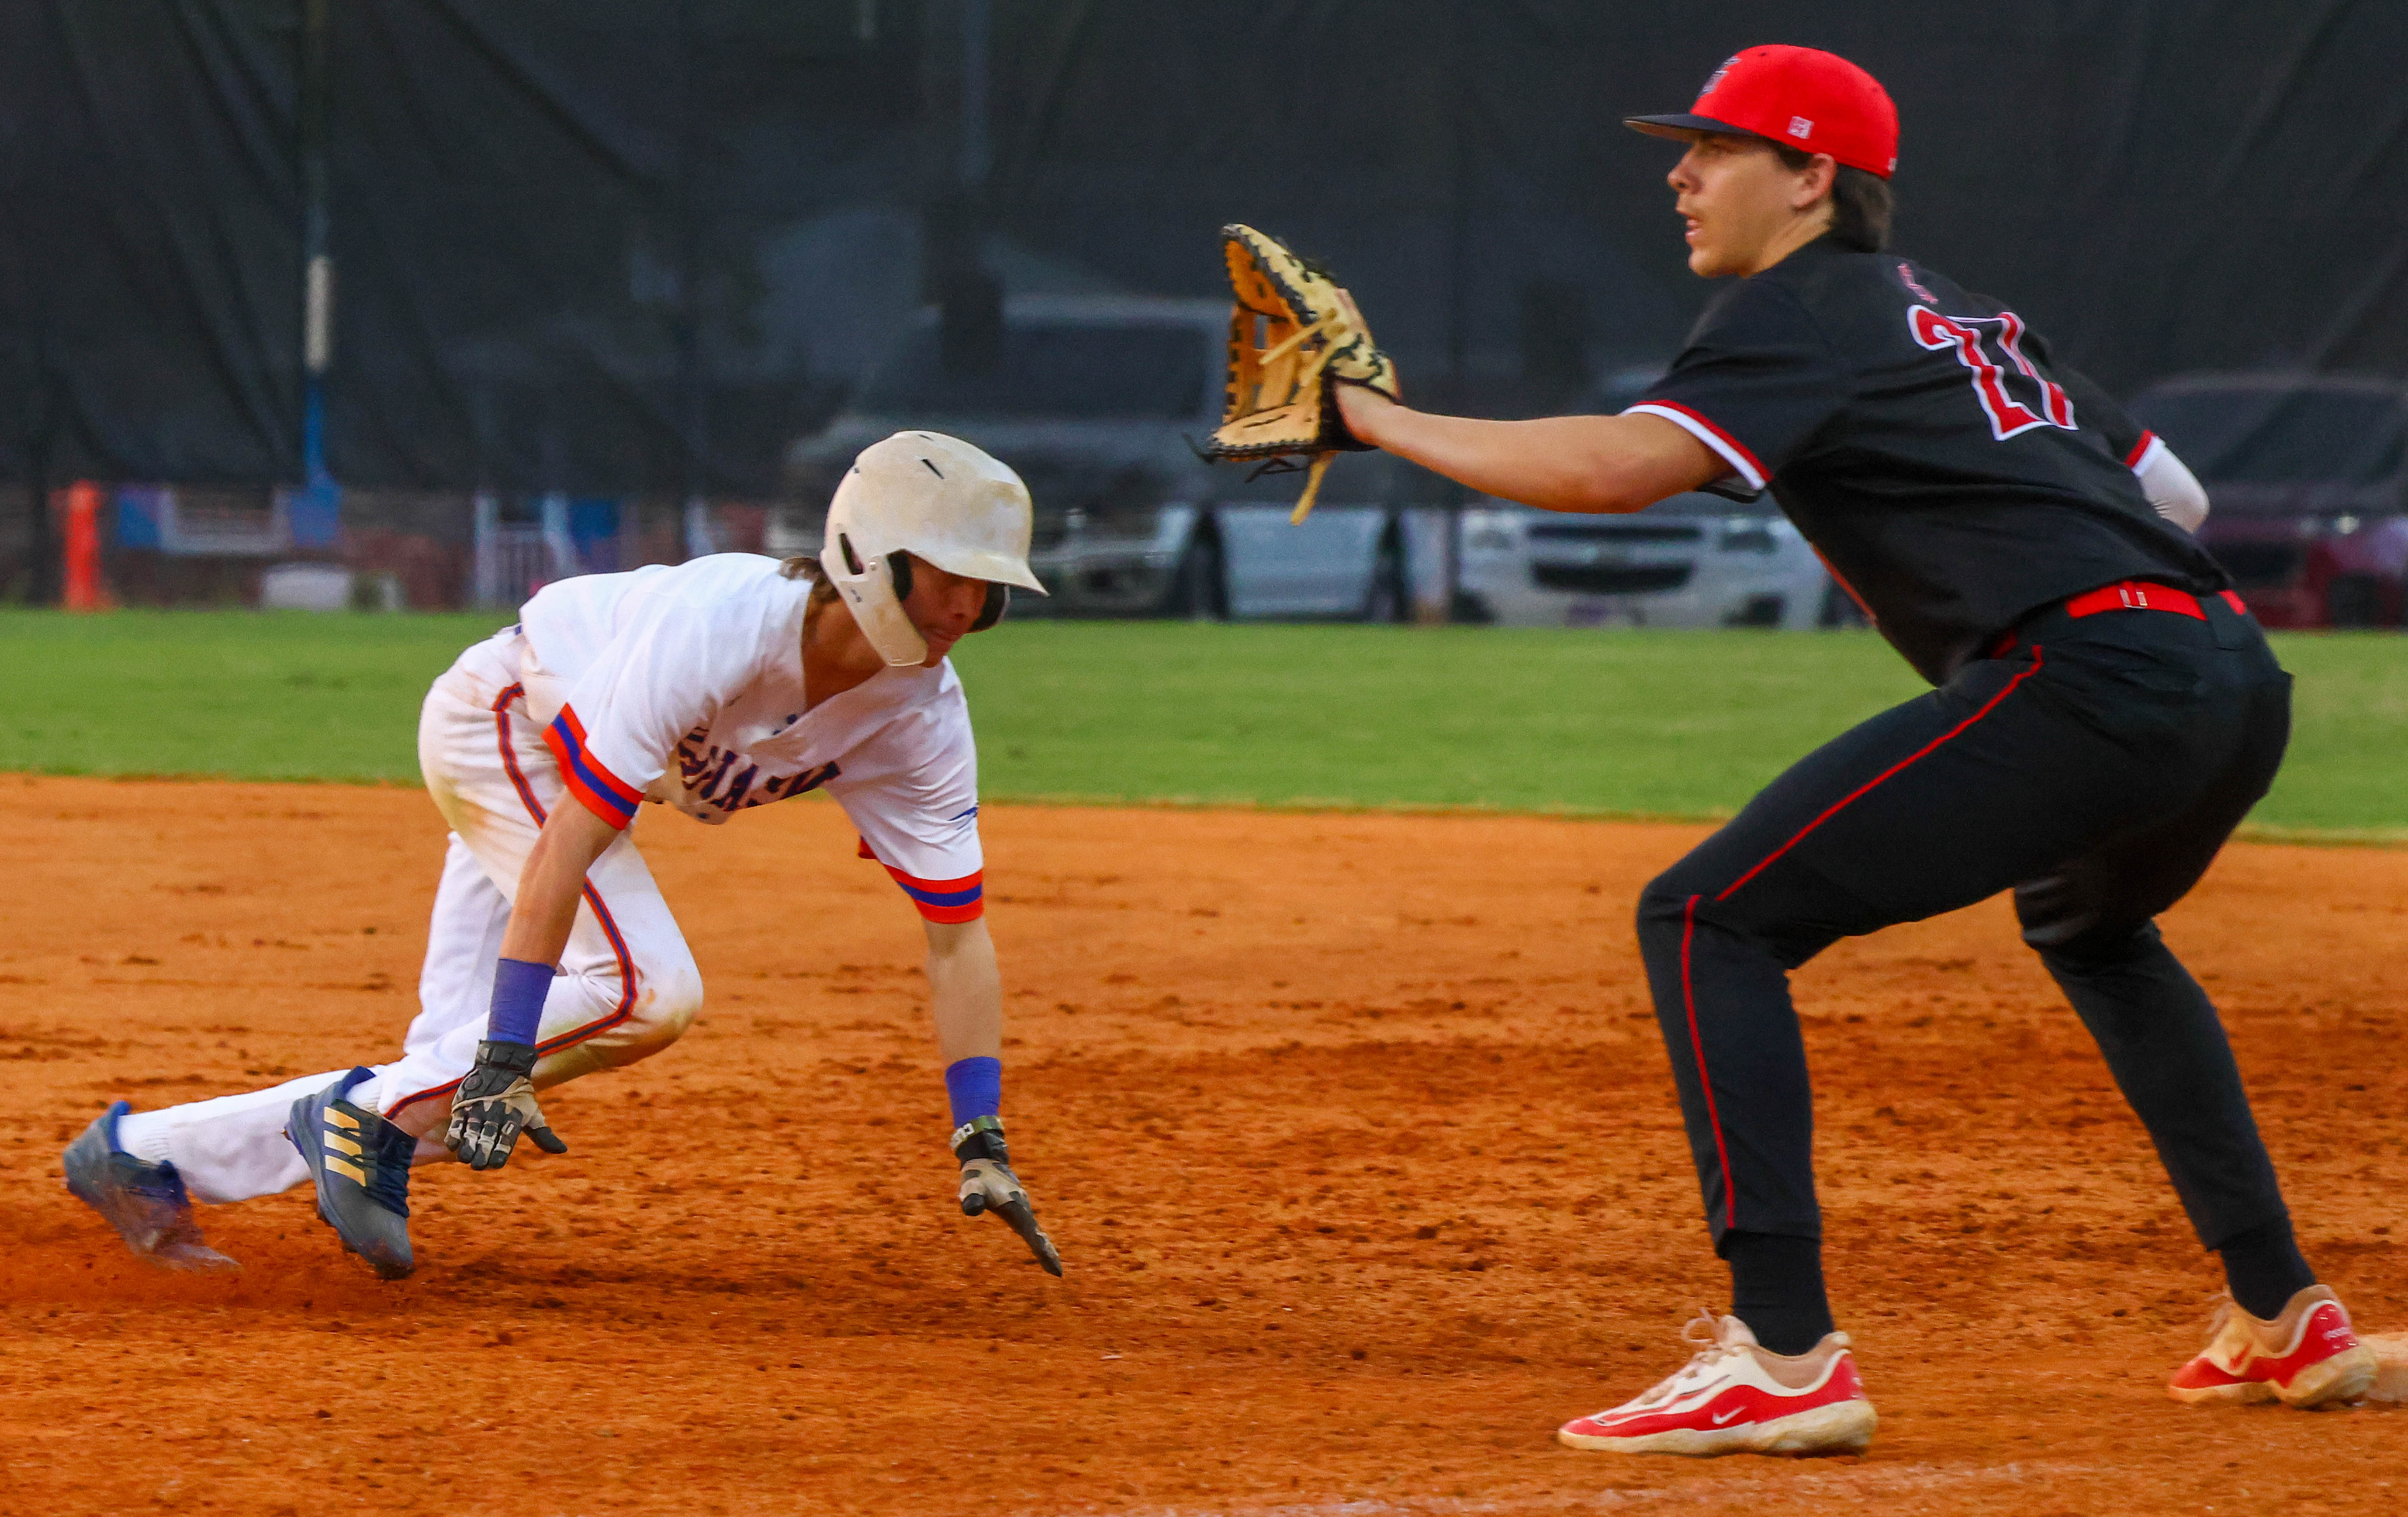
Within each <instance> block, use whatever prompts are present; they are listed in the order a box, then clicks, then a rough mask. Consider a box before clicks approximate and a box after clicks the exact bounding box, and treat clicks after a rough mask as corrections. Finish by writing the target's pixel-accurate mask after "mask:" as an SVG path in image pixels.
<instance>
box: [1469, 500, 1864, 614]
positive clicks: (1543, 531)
mask: <svg viewBox="0 0 2408 1517" xmlns="http://www.w3.org/2000/svg"><path fill="white" fill-rule="evenodd" d="M1463 588H1464V592H1465V594H1466V595H1467V597H1469V598H1470V599H1471V600H1472V602H1473V604H1474V605H1475V606H1476V607H1477V608H1479V609H1480V610H1481V611H1483V612H1484V613H1485V614H1486V616H1487V617H1488V618H1490V619H1491V620H1494V621H1498V622H1502V623H1510V624H1512V625H1515V626H1547V627H1563V626H1570V627H1595V626H1633V627H1789V628H1802V627H1815V626H1831V625H1837V624H1840V623H1842V622H1852V621H1856V620H1858V618H1857V617H1856V615H1855V614H1854V613H1855V610H1856V608H1855V607H1854V605H1853V604H1852V603H1850V602H1849V601H1848V600H1847V598H1846V596H1845V595H1843V594H1840V592H1839V588H1838V586H1836V585H1834V584H1833V583H1832V582H1831V577H1830V575H1829V573H1828V572H1827V571H1826V570H1825V569H1824V567H1823V561H1822V560H1821V559H1820V558H1817V557H1816V556H1815V554H1814V550H1813V548H1812V547H1810V546H1808V544H1807V542H1806V539H1805V538H1804V537H1802V536H1800V535H1799V531H1798V529H1797V528H1796V527H1794V526H1792V525H1790V524H1789V521H1788V519H1787V518H1785V517H1784V516H1783V515H1782V514H1781V513H1780V511H1779V510H1778V509H1776V508H1774V507H1773V506H1772V504H1771V503H1770V501H1757V502H1754V503H1751V504H1748V505H1739V504H1735V503H1734V502H1731V501H1728V500H1725V499H1723V498H1722V497H1720V496H1718V495H1708V494H1683V495H1675V496H1673V497H1672V498H1671V499H1670V500H1665V501H1659V502H1657V503H1656V505H1654V506H1651V507H1649V508H1647V509H1645V510H1643V511H1639V512H1635V513H1633V514H1631V515H1629V516H1562V515H1557V514H1555V513H1553V512H1548V511H1538V510H1533V509H1531V508H1528V507H1527V506H1514V505H1511V504H1508V503H1506V502H1502V501H1493V500H1492V501H1484V502H1483V504H1482V505H1481V506H1480V507H1479V508H1476V509H1473V510H1469V511H1467V512H1465V513H1464V519H1463Z"/></svg>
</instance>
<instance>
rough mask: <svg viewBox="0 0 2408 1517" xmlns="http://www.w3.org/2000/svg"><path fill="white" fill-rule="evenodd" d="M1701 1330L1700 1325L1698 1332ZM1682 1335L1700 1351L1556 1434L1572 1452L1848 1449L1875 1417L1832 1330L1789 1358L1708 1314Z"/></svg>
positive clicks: (1858, 1444) (1740, 1326) (1842, 1337)
mask: <svg viewBox="0 0 2408 1517" xmlns="http://www.w3.org/2000/svg"><path fill="white" fill-rule="evenodd" d="M1700 1329H1702V1331H1700ZM1681 1337H1682V1338H1683V1340H1684V1341H1685V1342H1690V1343H1701V1344H1704V1345H1705V1347H1703V1348H1702V1349H1700V1350H1699V1352H1698V1354H1697V1356H1696V1357H1695V1358H1693V1359H1691V1360H1690V1361H1689V1362H1688V1363H1687V1364H1686V1365H1684V1366H1683V1367H1682V1368H1681V1372H1680V1373H1679V1374H1677V1375H1674V1376H1673V1377H1672V1378H1671V1379H1670V1380H1668V1381H1664V1382H1663V1383H1662V1384H1661V1385H1658V1386H1656V1388H1655V1389H1654V1390H1652V1391H1650V1392H1648V1393H1647V1394H1646V1395H1642V1396H1641V1397H1640V1398H1639V1399H1638V1400H1636V1401H1628V1402H1625V1403H1624V1404H1623V1405H1621V1406H1618V1407H1616V1408H1614V1409H1613V1410H1611V1411H1600V1412H1598V1414H1597V1415H1596V1416H1594V1417H1580V1418H1576V1419H1574V1420H1573V1421H1571V1422H1568V1423H1566V1424H1564V1425H1563V1426H1562V1427H1561V1428H1559V1429H1557V1430H1556V1432H1555V1438H1556V1440H1557V1441H1558V1442H1561V1443H1565V1444H1569V1445H1570V1447H1572V1448H1575V1449H1603V1450H1606V1451H1608V1452H1611V1453H1685V1454H1692V1455H1698V1456H1701V1457H1702V1456H1706V1455H1711V1454H1717V1453H1858V1452H1860V1451H1861V1450H1862V1449H1863V1448H1864V1446H1865V1445H1866V1444H1868V1443H1870V1442H1871V1441H1872V1437H1873V1428H1874V1426H1875V1424H1877V1423H1878V1421H1879V1419H1877V1418H1876V1417H1874V1415H1873V1406H1872V1403H1871V1402H1870V1401H1868V1400H1866V1399H1865V1388H1864V1383H1863V1382H1862V1381H1859V1380H1857V1379H1856V1356H1855V1355H1854V1354H1852V1353H1850V1352H1848V1335H1847V1334H1845V1333H1832V1334H1830V1335H1829V1336H1828V1337H1826V1338H1824V1339H1823V1341H1822V1342H1820V1343H1817V1344H1815V1345H1814V1347H1813V1349H1812V1350H1810V1351H1809V1352H1805V1353H1801V1354H1798V1355H1796V1356H1795V1357H1792V1356H1789V1355H1786V1354H1779V1353H1772V1352H1768V1351H1766V1350H1764V1349H1762V1348H1759V1347H1758V1346H1757V1345H1756V1335H1755V1334H1754V1333H1751V1332H1749V1331H1748V1330H1747V1324H1745V1323H1743V1322H1741V1321H1740V1320H1739V1319H1738V1318H1737V1317H1722V1318H1717V1317H1715V1316H1713V1314H1712V1313H1711V1312H1709V1313H1706V1314H1703V1315H1701V1316H1699V1318H1698V1320H1697V1321H1695V1322H1693V1323H1691V1324H1689V1325H1688V1326H1687V1328H1685V1329H1684V1331H1683V1332H1682V1334H1681Z"/></svg>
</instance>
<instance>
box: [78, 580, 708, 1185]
mask: <svg viewBox="0 0 2408 1517" xmlns="http://www.w3.org/2000/svg"><path fill="white" fill-rule="evenodd" d="M523 647H524V642H523V638H522V637H520V635H519V631H518V629H517V628H515V627H512V628H509V629H508V630H506V631H504V632H501V633H497V634H496V635H495V636H494V637H491V638H489V639H487V640H486V641H484V642H481V643H479V644H477V645H476V646H475V647H473V648H471V649H469V650H468V651H466V652H465V653H463V654H461V655H460V658H459V660H458V661H457V662H456V663H454V664H453V665H452V667H451V669H450V670H448V671H447V672H446V673H445V674H444V675H443V676H442V677H441V678H440V679H438V680H436V681H435V686H434V688H433V689H432V690H430V691H428V692H427V694H426V704H425V706H424V708H423V710H422V711H421V713H420V716H419V723H418V762H419V767H420V769H421V770H422V771H423V773H424V775H425V777H426V789H427V793H428V794H429V795H431V796H432V797H433V798H434V801H435V805H436V808H437V809H438V810H440V811H441V812H442V813H443V819H444V821H446V822H448V823H451V825H452V837H451V841H450V844H449V847H448V850H447V852H446V853H445V855H444V859H443V880H442V883H441V884H440V885H439V886H438V887H437V890H436V893H435V910H434V913H433V917H432V920H431V921H430V922H429V923H428V926H427V935H426V963H425V966H424V967H423V969H422V970H421V971H420V974H419V980H418V1001H419V1012H418V1015H417V1016H416V1017H415V1018H414V1019H412V1020H411V1022H410V1024H409V1031H408V1032H407V1033H406V1034H404V1035H403V1038H402V1043H401V1054H400V1057H398V1058H396V1059H394V1060H393V1061H391V1062H389V1063H385V1064H379V1065H372V1066H369V1068H370V1070H371V1072H372V1076H373V1078H371V1079H369V1080H366V1081H362V1082H361V1083H360V1084H358V1085H356V1086H354V1087H352V1089H351V1095H350V1096H349V1099H350V1100H351V1103H352V1104H353V1105H354V1106H359V1107H363V1108H366V1109H371V1110H378V1111H381V1112H382V1113H383V1114H384V1115H385V1117H386V1118H387V1119H388V1120H390V1121H391V1122H393V1123H395V1124H396V1125H398V1126H400V1127H401V1128H403V1129H404V1130H405V1131H408V1132H410V1133H413V1134H415V1135H417V1137H418V1138H419V1145H418V1159H419V1161H420V1162H422V1163H423V1162H425V1161H426V1160H428V1159H430V1158H437V1157H446V1156H447V1155H446V1154H445V1152H444V1149H443V1146H442V1143H441V1140H440V1139H441V1137H442V1130H443V1126H444V1124H445V1123H446V1122H447V1121H449V1120H450V1116H451V1108H452V1102H451V1096H452V1091H453V1090H454V1089H455V1088H457V1087H458V1085H459V1083H460V1081H461V1079H462V1077H463V1076H465V1075H466V1074H467V1072H468V1069H469V1067H470V1066H472V1065H474V1064H475V1063H476V1058H477V1044H478V1042H479V1040H480V1039H481V1038H483V1037H484V1033H485V1018H486V1014H487V1013H488V1012H489V1011H490V1010H491V1009H492V1000H493V994H494V963H495V959H496V958H497V957H499V955H500V952H501V944H502V932H503V929H504V928H505V927H506V926H507V925H508V924H509V915H510V898H511V896H512V895H513V894H514V893H515V892H516V891H517V889H518V882H519V874H520V871H521V870H522V869H523V868H524V866H525V865H526V859H527V854H528V852H530V851H532V850H533V849H534V847H535V840H536V837H537V834H538V832H539V831H540V830H541V828H542V825H543V819H544V818H545V817H546V816H547V815H549V814H550V813H551V810H552V808H553V807H555V806H563V805H567V806H574V805H576V804H578V803H577V801H576V800H575V799H574V798H572V797H571V796H569V795H568V794H567V790H566V786H565V785H564V784H563V783H562V782H561V778H560V770H559V766H557V765H556V764H555V763H554V761H553V759H552V752H551V750H549V749H547V748H546V747H545V746H544V744H543V737H542V729H541V728H540V727H539V726H538V724H537V723H535V721H534V720H533V719H532V718H530V717H529V716H528V715H527V711H526V699H525V695H524V693H523V691H522V689H521V688H520V684H519V666H520V653H521V651H522V650H523ZM701 1006H702V976H701V973H700V972H699V971H698V970H696V969H695V963H694V955H693V953H692V952H690V951H689V950H688V949H687V948H686V943H685V937H684V935H683V934H682V933H681V932H680V931H679V930H678V924H677V921H676V919H675V918H673V917H672V916H671V915H670V914H669V909H668V903H667V902H666V901H664V900H663V899H662V898H661V892H660V887H659V886H658V885H657V884H655V883H653V880H652V871H651V870H650V869H648V868H646V867H645V866H644V861H643V857H642V855H640V854H638V852H636V843H635V838H634V837H633V836H632V835H631V834H623V835H622V836H621V837H619V838H618V840H617V841H615V842H613V843H612V844H611V845H610V846H609V848H607V849H605V850H604V851H603V852H602V856H601V857H600V858H599V859H596V860H595V863H594V866H593V868H591V869H590V870H588V871H587V872H586V876H585V899H584V903H583V904H582V905H581V906H580V907H579V908H578V911H577V923H576V925H575V926H574V927H573V928H572V929H571V930H570V932H569V937H568V947H567V948H566V950H565V951H564V952H562V954H561V961H560V972H559V974H558V975H557V976H556V977H555V978H554V979H553V980H552V993H551V995H549V996H548V997H547V998H546V999H545V1001H544V1008H543V1021H542V1023H541V1024H540V1027H539V1029H538V1035H537V1036H538V1044H537V1047H538V1051H539V1053H540V1058H539V1059H538V1062H537V1064H536V1068H535V1082H536V1084H537V1086H538V1087H544V1086H550V1085H556V1084H558V1083H560V1082H561V1081H565V1080H574V1079H576V1078H577V1077H578V1076H579V1075H582V1074H590V1073H592V1072H593V1071H594V1070H596V1069H605V1068H609V1067H610V1066H614V1065H623V1064H633V1063H634V1062H635V1061H637V1060H638V1059H641V1058H644V1057H646V1056H647V1055H650V1054H652V1053H655V1052H659V1051H660V1050H662V1049H664V1048H667V1046H668V1045H669V1044H671V1043H673V1042H675V1041H676V1040H677V1038H678V1036H679V1035H680V1034H681V1033H682V1032H684V1031H685V1029H686V1026H687V1024H688V1023H691V1022H692V1021H693V1020H694V1015H695V1012H696V1011H697V1010H699V1009H701ZM343 1073H344V1071H342V1070H339V1069H330V1070H328V1071H326V1072H325V1073H323V1074H317V1075H308V1076H304V1077H303V1078H301V1079H299V1080H291V1081H285V1082H284V1083H282V1084H280V1085H275V1086H271V1087H269V1088H268V1089H265V1090H259V1091H251V1092H248V1093H246V1094H244V1095H222V1096H219V1097H217V1098H216V1099H214V1100H208V1101H194V1102H192V1103H190V1104H189V1105H185V1106H177V1107H169V1108H167V1109H164V1110H160V1111H142V1112H136V1113H133V1114H130V1115H128V1116H127V1117H125V1118H124V1119H123V1120H122V1122H121V1123H119V1124H118V1140H119V1142H120V1143H121V1144H122V1145H123V1147H124V1148H125V1150H126V1151H127V1152H131V1153H133V1154H135V1155H136V1157H138V1158H142V1159H146V1160H149V1161H151V1162H153V1163H158V1162H161V1161H166V1162H172V1163H173V1164H174V1165H175V1166H176V1168H177V1170H178V1172H179V1173H180V1174H181V1175H182V1176H183V1179H184V1185H185V1188H186V1189H187V1190H188V1191H190V1192H191V1194H192V1195H193V1199H195V1200H199V1201H210V1202H225V1201H241V1200H247V1199H249V1198H250V1197H251V1196H254V1195H272V1194H274V1193H276V1192H278V1191H282V1190H288V1189H290V1188H292V1187H293V1186H294V1185H298V1184H301V1183H303V1182H304V1181H307V1180H308V1169H307V1168H305V1167H304V1166H302V1163H301V1156H300V1154H299V1152H296V1151H295V1150H294V1147H293V1144H292V1143H291V1142H290V1141H289V1140H288V1139H287V1138H285V1136H284V1122H285V1118H286V1116H287V1115H288V1114H289V1113H290V1111H291V1109H292V1107H293V1103H294V1101H297V1100H299V1099H300V1098H301V1097H303V1096H305V1095H313V1094H315V1093H317V1092H319V1091H322V1090H324V1089H325V1088H326V1087H327V1086H328V1085H331V1084H333V1083H334V1082H335V1081H337V1080H338V1079H340V1078H341V1077H342V1075H343Z"/></svg>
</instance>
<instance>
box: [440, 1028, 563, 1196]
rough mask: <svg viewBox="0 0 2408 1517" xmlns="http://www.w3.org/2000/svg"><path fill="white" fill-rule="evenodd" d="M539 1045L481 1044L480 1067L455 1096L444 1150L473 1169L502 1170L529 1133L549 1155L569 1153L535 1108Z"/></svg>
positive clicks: (473, 1070) (468, 1077)
mask: <svg viewBox="0 0 2408 1517" xmlns="http://www.w3.org/2000/svg"><path fill="white" fill-rule="evenodd" d="M534 1074H535V1046H534V1045H533V1044H531V1043H496V1042H495V1041H493V1040H492V1039H490V1038H488V1039H487V1040H485V1041H484V1042H481V1043H479V1044H478V1045H477V1063H476V1066H475V1067H474V1068H471V1069H470V1070H469V1071H468V1074H467V1077H466V1079H464V1080H462V1081H460V1088H459V1090H458V1091H456V1092H454V1093H453V1094H452V1122H451V1124H450V1125H449V1126H447V1127H445V1128H444V1129H443V1146H444V1147H445V1148H447V1149H450V1150H451V1151H452V1155H453V1156H454V1157H456V1158H457V1159H458V1160H459V1161H460V1162H461V1163H462V1164H465V1165H466V1166H468V1167H470V1168H471V1169H499V1168H500V1167H501V1166H504V1165H506V1164H508V1163H509V1162H510V1150H511V1149H513V1148H514V1147H516V1146H517V1144H518V1140H519V1134H521V1133H522V1132H523V1133H525V1134H526V1136H527V1137H528V1138H531V1139H533V1140H534V1142H535V1146H536V1147H538V1148H539V1149H541V1150H543V1151H544V1152H546V1153H566V1152H568V1144H567V1142H566V1140H564V1139H563V1138H561V1137H560V1135H559V1134H557V1133H555V1132H553V1131H552V1127H551V1125H550V1124H549V1123H546V1122H545V1121H544V1120H543V1109H542V1108H540V1107H538V1106H537V1105H536V1104H535V1081H534V1078H533V1077H534Z"/></svg>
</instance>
